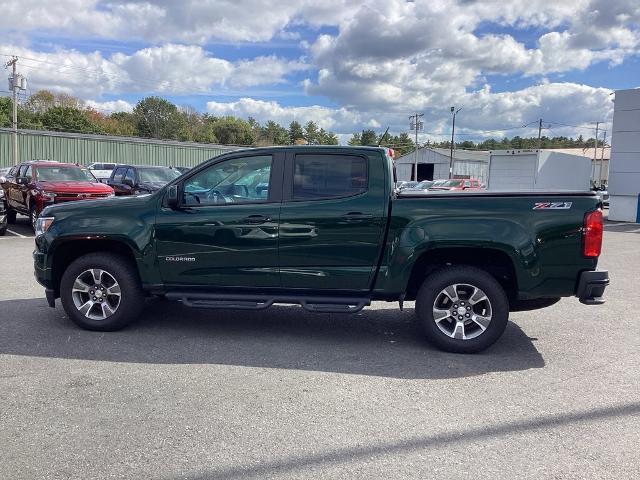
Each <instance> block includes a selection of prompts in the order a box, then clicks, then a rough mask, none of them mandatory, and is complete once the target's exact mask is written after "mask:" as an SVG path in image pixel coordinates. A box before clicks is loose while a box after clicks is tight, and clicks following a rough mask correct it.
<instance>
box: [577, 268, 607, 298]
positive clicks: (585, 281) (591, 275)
mask: <svg viewBox="0 0 640 480" xmlns="http://www.w3.org/2000/svg"><path fill="white" fill-rule="evenodd" d="M608 285H609V272H608V271H606V270H596V271H587V272H582V273H581V274H580V279H579V280H578V290H577V291H576V296H577V297H578V298H579V299H580V303H584V304H585V305H602V304H603V303H604V302H605V300H604V298H603V296H604V290H605V288H607V286H608Z"/></svg>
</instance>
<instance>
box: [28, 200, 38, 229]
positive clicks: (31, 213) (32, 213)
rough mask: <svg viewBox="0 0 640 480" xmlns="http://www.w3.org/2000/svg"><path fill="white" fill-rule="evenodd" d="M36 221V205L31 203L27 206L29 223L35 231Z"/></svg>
mask: <svg viewBox="0 0 640 480" xmlns="http://www.w3.org/2000/svg"><path fill="white" fill-rule="evenodd" d="M37 222H38V213H37V212H36V206H35V205H31V208H29V223H31V230H33V232H34V233H35V231H36V223H37Z"/></svg>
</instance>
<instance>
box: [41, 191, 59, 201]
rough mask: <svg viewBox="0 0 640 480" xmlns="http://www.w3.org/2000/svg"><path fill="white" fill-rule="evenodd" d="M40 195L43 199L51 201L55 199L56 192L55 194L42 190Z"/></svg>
mask: <svg viewBox="0 0 640 480" xmlns="http://www.w3.org/2000/svg"><path fill="white" fill-rule="evenodd" d="M42 197H43V198H44V199H45V200H51V201H53V200H55V199H56V194H55V193H53V192H42Z"/></svg>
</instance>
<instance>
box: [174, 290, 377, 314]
mask: <svg viewBox="0 0 640 480" xmlns="http://www.w3.org/2000/svg"><path fill="white" fill-rule="evenodd" d="M166 297H167V298H168V299H169V300H179V301H181V302H182V303H183V304H184V305H186V306H187V307H194V308H218V309H225V308H226V309H236V310H264V309H265V308H269V307H270V306H271V305H273V304H274V303H286V304H291V303H293V304H298V305H300V306H302V308H304V309H305V310H307V311H308V312H315V313H356V312H359V311H360V310H362V309H363V308H364V307H366V306H368V305H371V299H370V298H362V297H305V296H268V295H238V294H235V295H233V294H218V293H199V292H169V293H167V294H166Z"/></svg>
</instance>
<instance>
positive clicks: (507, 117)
mask: <svg viewBox="0 0 640 480" xmlns="http://www.w3.org/2000/svg"><path fill="white" fill-rule="evenodd" d="M610 93H611V92H610V90H608V89H605V88H594V87H590V86H587V85H580V84H576V83H543V84H540V85H534V86H532V87H528V88H524V89H522V90H518V91H514V92H499V93H493V92H492V91H491V89H490V88H489V87H488V86H486V85H485V86H483V87H482V88H480V89H478V90H476V91H473V92H468V93H465V94H464V95H462V96H461V97H460V98H459V100H460V103H459V104H458V105H463V109H462V111H461V112H460V113H459V116H458V119H457V124H456V125H457V128H456V130H457V131H458V133H459V134H461V136H460V137H458V139H457V140H460V138H468V137H467V136H466V135H467V134H469V133H471V134H474V135H475V136H477V137H500V136H502V135H506V136H510V137H512V136H514V135H520V136H530V135H532V134H534V133H537V120H538V119H539V118H543V119H544V121H545V127H546V126H547V125H548V122H558V123H564V124H568V125H575V126H586V127H591V126H593V125H592V124H591V123H588V124H584V122H585V121H586V120H593V122H595V121H596V120H598V121H601V122H604V127H603V128H607V125H609V123H610V121H611V118H612V113H613V103H612V102H611V97H610V95H609V94H610ZM207 111H208V112H209V113H211V114H213V115H216V116H224V115H234V116H237V117H241V118H247V117H254V118H256V119H257V120H258V121H261V122H264V121H266V120H274V121H276V122H278V123H280V124H282V125H288V124H289V123H290V122H291V121H292V120H297V121H299V122H300V123H303V124H304V123H305V122H307V121H309V120H313V121H315V122H316V123H318V124H319V125H320V126H321V127H323V128H325V129H327V130H332V131H334V132H336V133H338V136H339V138H340V139H341V142H342V143H345V142H346V141H347V140H348V138H349V136H350V135H349V134H351V133H353V132H357V131H360V130H361V129H363V128H373V129H374V130H376V131H378V133H382V131H383V130H384V129H385V128H386V127H387V126H389V127H390V131H391V132H392V133H400V132H403V131H407V130H408V117H407V113H406V112H398V111H386V112H385V111H375V110H370V111H367V110H364V111H356V110H350V109H347V108H344V107H343V108H329V107H323V106H318V105H314V106H308V107H288V106H282V105H280V104H279V103H277V102H274V101H263V100H255V99H252V98H242V99H240V100H238V101H236V102H208V103H207ZM424 113H425V116H424V117H423V120H424V124H425V127H424V130H425V133H423V134H421V135H420V141H421V142H423V141H426V140H427V139H431V140H446V139H447V138H448V137H449V135H450V122H451V115H450V113H449V108H448V105H446V106H445V105H440V106H437V107H433V108H430V109H427V110H424ZM534 123H535V124H534ZM526 124H531V125H530V126H529V127H528V128H527V129H523V128H521V127H522V126H523V125H526ZM580 133H582V134H584V135H585V137H588V136H590V135H592V134H593V132H590V131H588V130H583V129H576V128H575V127H566V126H563V125H559V124H557V123H554V124H551V130H549V131H547V130H545V134H546V135H548V136H554V135H579V134H580Z"/></svg>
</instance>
